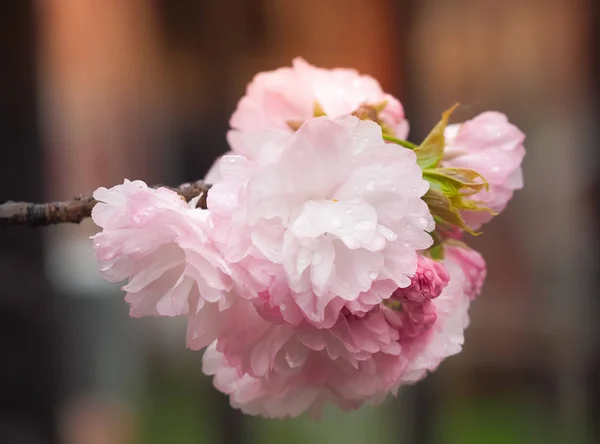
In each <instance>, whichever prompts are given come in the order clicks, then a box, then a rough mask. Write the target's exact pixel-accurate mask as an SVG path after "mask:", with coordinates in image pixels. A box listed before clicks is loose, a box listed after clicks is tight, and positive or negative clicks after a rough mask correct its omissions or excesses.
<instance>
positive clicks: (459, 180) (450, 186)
mask: <svg viewBox="0 0 600 444" xmlns="http://www.w3.org/2000/svg"><path fill="white" fill-rule="evenodd" d="M423 178H424V179H425V180H426V181H428V182H429V184H430V186H431V189H433V190H435V191H438V192H441V193H442V194H444V195H445V196H446V197H447V198H448V200H449V201H450V203H451V204H452V206H453V208H455V209H456V210H469V211H488V212H490V213H491V214H494V215H495V213H494V212H493V211H492V210H491V209H490V208H488V207H487V206H486V205H485V204H483V203H482V202H479V201H477V200H473V199H465V197H468V196H472V195H474V194H476V193H479V192H480V191H482V190H486V191H487V190H489V185H488V183H487V181H486V180H485V178H484V177H483V176H482V175H481V174H479V173H478V172H477V171H474V170H470V169H466V168H435V169H426V170H424V171H423Z"/></svg>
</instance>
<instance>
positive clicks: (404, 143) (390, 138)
mask: <svg viewBox="0 0 600 444" xmlns="http://www.w3.org/2000/svg"><path fill="white" fill-rule="evenodd" d="M383 140H386V141H388V142H393V143H395V144H397V145H400V146H403V147H404V148H408V149H409V150H414V149H416V148H417V145H415V144H414V143H412V142H409V141H408V140H402V139H398V138H397V137H394V136H390V135H389V134H383Z"/></svg>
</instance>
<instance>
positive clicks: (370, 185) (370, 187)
mask: <svg viewBox="0 0 600 444" xmlns="http://www.w3.org/2000/svg"><path fill="white" fill-rule="evenodd" d="M376 187H377V183H376V182H375V181H374V180H371V181H370V182H367V190H369V191H375V188H376Z"/></svg>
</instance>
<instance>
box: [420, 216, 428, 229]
mask: <svg viewBox="0 0 600 444" xmlns="http://www.w3.org/2000/svg"><path fill="white" fill-rule="evenodd" d="M419 223H420V224H421V225H423V227H426V226H427V219H425V218H424V217H420V218H419Z"/></svg>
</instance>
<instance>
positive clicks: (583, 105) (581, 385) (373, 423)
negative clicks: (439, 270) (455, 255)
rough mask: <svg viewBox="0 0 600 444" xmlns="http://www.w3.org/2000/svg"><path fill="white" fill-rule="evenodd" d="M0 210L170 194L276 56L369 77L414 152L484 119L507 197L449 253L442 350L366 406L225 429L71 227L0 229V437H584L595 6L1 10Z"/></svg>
mask: <svg viewBox="0 0 600 444" xmlns="http://www.w3.org/2000/svg"><path fill="white" fill-rule="evenodd" d="M0 12H1V13H0V58H1V60H2V65H1V68H0V149H1V150H2V157H1V160H0V201H4V200H8V199H12V200H29V201H46V200H61V199H69V198H71V197H73V196H74V195H77V194H80V193H84V194H88V193H91V192H92V191H93V190H94V189H95V188H96V187H98V186H102V185H104V186H112V185H115V184H117V183H119V182H122V180H123V178H125V177H126V178H130V179H142V180H145V181H146V182H148V183H168V184H178V183H181V182H185V181H190V180H195V179H198V178H201V177H202V176H203V175H204V173H205V172H206V171H207V169H208V167H209V166H210V164H211V163H212V161H213V159H214V158H215V157H216V156H218V155H219V154H221V153H222V152H224V151H225V150H226V149H227V147H226V142H225V137H224V135H225V131H226V129H227V122H228V118H229V116H230V114H231V113H232V111H233V110H234V108H235V105H236V102H237V100H238V99H239V98H240V97H241V96H242V95H243V93H244V89H245V85H246V84H247V82H249V81H250V80H251V78H252V76H253V75H254V74H255V73H256V72H258V71H263V70H268V69H274V68H276V67H278V66H282V65H288V64H289V63H290V61H291V59H292V58H293V57H295V56H302V57H304V58H306V59H307V60H308V61H309V62H311V63H313V64H316V65H320V66H326V67H334V66H348V67H354V68H356V69H358V70H360V71H362V72H364V73H369V74H371V75H373V76H375V77H376V78H377V79H379V80H380V82H381V83H382V85H383V86H384V88H385V89H386V90H387V91H388V92H390V93H392V94H394V95H396V96H397V97H399V98H400V99H401V100H402V102H403V104H404V105H405V108H406V111H407V114H408V117H409V119H410V121H411V126H412V132H411V139H412V140H413V141H416V142H418V141H420V140H421V139H422V137H423V136H424V134H426V132H427V131H428V129H429V128H430V127H431V126H432V125H433V124H434V123H435V122H436V121H437V120H438V118H439V115H440V112H441V111H442V110H444V109H446V108H448V107H449V106H451V105H452V104H453V103H454V102H456V101H458V102H460V103H462V105H463V106H462V107H461V108H460V109H459V111H458V112H457V113H456V115H455V116H454V117H455V119H456V120H457V121H459V120H465V119H468V118H470V117H473V116H474V115H476V114H477V113H479V112H481V111H484V110H487V109H496V110H499V111H502V112H505V113H506V114H508V115H509V116H510V119H511V120H512V121H513V122H514V123H516V124H517V125H518V126H519V127H521V128H522V129H523V130H524V131H525V132H526V134H527V143H526V147H527V149H528V155H527V157H526V159H525V163H524V171H525V180H526V187H525V189H524V190H523V191H521V192H519V193H517V195H516V197H515V199H514V200H513V202H512V203H511V205H510V206H509V209H508V210H507V211H506V213H504V214H502V216H500V217H498V218H497V219H496V220H495V221H494V222H493V223H492V224H490V225H489V226H487V227H486V232H485V235H484V236H482V237H480V238H477V239H473V241H472V244H473V245H474V246H475V247H477V248H479V249H481V251H482V252H483V254H484V255H485V257H486V259H487V261H488V267H489V277H488V280H487V283H486V286H485V289H484V293H483V295H482V297H481V298H480V299H478V300H477V301H476V302H475V303H474V304H473V306H472V310H471V319H472V323H471V326H470V327H469V329H468V331H467V335H466V345H465V348H464V352H463V353H462V354H460V355H459V356H456V357H453V358H450V359H449V360H448V361H446V362H445V363H444V364H443V365H442V366H441V368H440V369H439V370H438V371H437V372H436V373H435V374H434V375H432V376H431V377H429V378H427V379H426V380H425V381H423V382H421V383H419V384H417V385H416V386H414V387H410V388H407V389H406V390H403V391H402V392H401V393H400V396H399V398H398V399H390V400H389V401H387V402H386V403H385V404H384V405H382V406H381V407H378V408H363V409H361V410H359V411H357V412H354V413H341V412H339V411H337V410H335V409H331V410H328V411H327V412H326V414H325V417H324V418H323V420H322V421H321V422H313V421H311V420H309V419H307V418H299V419H295V420H288V421H273V420H264V419H260V418H253V417H245V416H242V415H241V414H239V413H238V412H236V411H233V410H231V409H230V408H229V406H228V401H227V399H226V398H225V397H224V396H222V395H221V394H220V393H218V392H217V391H216V390H214V389H213V388H212V385H211V381H210V379H209V378H208V377H206V376H204V375H203V374H202V372H201V355H200V353H198V352H191V351H189V350H186V348H185V340H184V336H185V334H184V332H185V329H184V326H183V325H182V324H181V323H180V322H178V321H177V320H173V319H167V320H156V319H141V320H133V319H129V318H128V307H127V306H126V304H125V303H124V302H123V299H122V296H123V295H122V294H121V293H120V292H119V290H118V287H116V286H112V285H108V284H106V283H104V282H103V281H102V280H101V279H100V278H99V277H98V275H97V271H96V266H95V262H94V258H93V255H92V251H91V244H90V242H89V239H88V237H89V236H90V235H92V234H93V233H94V232H95V228H94V226H93V224H91V223H90V221H88V222H87V223H84V224H82V225H80V226H68V227H67V226H62V227H52V228H44V229H38V230H29V229H23V228H10V229H8V228H3V229H2V230H0V443H3V444H46V443H52V444H53V443H64V444H134V443H140V444H188V443H189V444H192V443H194V444H198V443H210V444H212V443H214V444H241V443H244V444H245V443H252V444H258V443H265V444H275V443H286V444H295V443H306V442H310V443H315V444H318V443H328V444H329V443H331V444H336V443H344V444H354V443H357V444H358V443H373V444H388V443H389V444H391V443H405V444H438V443H439V444H471V443H472V444H480V443H485V444H496V443H498V444H504V443H509V444H521V443H522V444H536V443H544V444H552V443H564V444H580V443H581V444H583V443H586V444H587V443H590V444H591V443H598V442H600V388H599V387H600V386H599V384H598V378H599V376H598V375H599V374H600V341H598V327H597V325H598V318H599V317H600V304H599V301H598V298H599V295H598V292H597V290H596V288H597V286H598V271H599V269H598V261H597V260H596V256H597V251H598V246H599V244H598V236H597V233H596V231H595V228H596V227H597V226H598V220H599V216H600V212H599V211H598V210H599V209H600V198H599V197H600V193H599V192H598V188H599V186H600V181H599V178H600V177H599V175H598V166H600V165H599V162H598V160H599V159H598V156H597V154H596V153H597V152H598V151H599V142H600V124H599V121H600V113H599V111H600V108H599V105H600V2H598V0H503V1H498V0H369V1H364V0H302V1H292V0H220V1H217V0H205V1H201V0H198V1H195V0H181V1H168V0H102V1H98V0H18V1H17V0H12V1H8V2H4V3H3V4H2V6H1V7H0Z"/></svg>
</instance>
